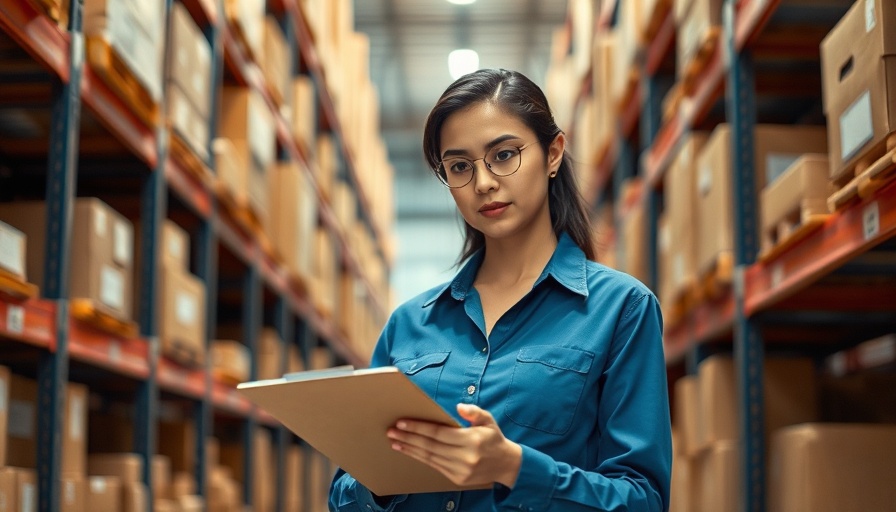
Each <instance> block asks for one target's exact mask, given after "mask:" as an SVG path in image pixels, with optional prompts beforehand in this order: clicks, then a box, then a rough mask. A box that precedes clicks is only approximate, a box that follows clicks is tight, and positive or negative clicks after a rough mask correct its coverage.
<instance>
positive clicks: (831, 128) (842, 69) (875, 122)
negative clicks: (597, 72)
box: [821, 0, 896, 182]
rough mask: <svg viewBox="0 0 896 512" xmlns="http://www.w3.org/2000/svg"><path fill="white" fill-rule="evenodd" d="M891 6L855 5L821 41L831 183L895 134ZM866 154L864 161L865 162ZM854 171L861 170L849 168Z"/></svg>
mask: <svg viewBox="0 0 896 512" xmlns="http://www.w3.org/2000/svg"><path fill="white" fill-rule="evenodd" d="M894 27H896V4H894V3H893V2H892V1H890V0H860V1H857V2H855V4H853V6H852V8H851V9H850V10H849V12H847V13H846V16H844V17H843V19H841V20H840V22H839V23H838V24H837V26H836V27H834V29H833V30H832V31H831V32H830V33H829V34H828V35H827V37H825V39H824V40H823V41H822V42H821V67H822V88H823V89H822V90H823V95H824V111H825V114H826V115H827V118H828V122H827V127H828V139H829V144H830V152H829V157H830V165H831V178H832V179H833V180H834V181H837V182H842V181H847V180H848V179H849V178H851V177H852V171H853V169H854V168H855V167H856V164H858V163H859V162H861V161H862V160H863V159H870V160H871V161H872V162H873V161H874V160H876V159H877V158H880V157H881V156H882V155H883V153H884V151H885V149H886V140H887V138H888V136H889V135H891V134H893V133H894V132H896V28H894ZM866 155H867V157H866ZM855 170H856V171H860V170H861V169H855Z"/></svg>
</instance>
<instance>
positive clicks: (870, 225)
mask: <svg viewBox="0 0 896 512" xmlns="http://www.w3.org/2000/svg"><path fill="white" fill-rule="evenodd" d="M862 228H863V229H862V230H863V232H864V234H865V240H870V239H872V238H874V237H876V236H877V235H879V234H880V209H879V208H878V206H877V201H874V202H873V203H871V204H869V205H868V206H866V207H865V209H864V210H863V211H862Z"/></svg>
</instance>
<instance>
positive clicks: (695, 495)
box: [669, 454, 700, 512]
mask: <svg viewBox="0 0 896 512" xmlns="http://www.w3.org/2000/svg"><path fill="white" fill-rule="evenodd" d="M699 470H700V465H699V464H698V463H697V460H696V458H694V457H688V456H686V455H683V454H682V455H676V456H675V457H674V458H673V459H672V485H671V488H670V496H669V512H695V511H697V510H699V508H698V507H699V496H700V485H699V484H700V474H699Z"/></svg>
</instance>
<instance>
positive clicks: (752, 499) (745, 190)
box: [723, 0, 766, 512]
mask: <svg viewBox="0 0 896 512" xmlns="http://www.w3.org/2000/svg"><path fill="white" fill-rule="evenodd" d="M735 3H736V2H735V0H725V4H724V6H723V18H724V34H725V48H724V50H725V51H726V54H727V58H728V60H727V64H728V70H727V72H728V73H727V74H728V77H727V78H728V79H727V82H726V84H727V89H726V103H725V106H726V110H727V112H726V115H727V118H728V121H729V123H730V124H731V158H732V162H731V165H732V170H733V173H734V176H733V179H732V180H731V184H732V187H733V190H732V199H733V203H734V205H733V206H734V216H733V218H734V226H733V227H734V258H735V260H734V261H735V265H736V266H735V274H734V301H735V318H734V360H735V368H736V372H737V375H738V394H739V397H740V411H741V418H740V423H741V429H740V431H741V435H740V451H739V453H740V456H741V482H742V484H741V494H740V495H741V496H742V497H743V510H744V511H745V512H764V511H765V476H766V468H765V440H764V437H765V436H764V425H765V410H764V409H765V404H764V400H763V391H762V390H763V359H764V346H763V342H762V336H761V334H760V330H759V326H758V323H757V321H756V320H755V319H751V318H748V317H747V316H746V313H745V309H744V294H745V286H744V273H745V270H746V268H747V266H748V265H750V264H751V263H753V262H754V261H755V259H756V251H757V249H758V244H757V240H758V238H757V235H758V229H757V219H758V214H757V208H756V206H757V205H756V202H757V201H756V198H757V197H758V196H757V191H756V185H755V179H754V175H755V165H754V164H755V162H754V152H753V151H754V149H753V148H754V140H753V130H754V128H755V126H756V97H755V96H756V88H755V73H754V70H753V59H752V56H751V55H750V52H749V51H748V50H744V51H740V52H738V51H737V46H736V41H735Z"/></svg>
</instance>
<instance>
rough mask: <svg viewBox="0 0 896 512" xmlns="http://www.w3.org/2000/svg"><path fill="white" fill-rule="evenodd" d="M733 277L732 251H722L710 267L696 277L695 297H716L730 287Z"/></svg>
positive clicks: (706, 298)
mask: <svg viewBox="0 0 896 512" xmlns="http://www.w3.org/2000/svg"><path fill="white" fill-rule="evenodd" d="M733 279H734V253H733V252H731V251H722V252H720V253H719V254H718V255H717V256H716V259H715V261H714V262H713V263H712V265H711V266H710V268H709V269H708V270H707V271H705V272H703V273H702V274H700V276H699V278H698V279H697V283H696V285H695V286H696V290H695V297H696V298H697V300H698V301H704V300H709V299H716V298H718V297H720V296H721V295H722V293H724V292H725V291H726V290H728V288H730V287H731V282H732V280H733Z"/></svg>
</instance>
